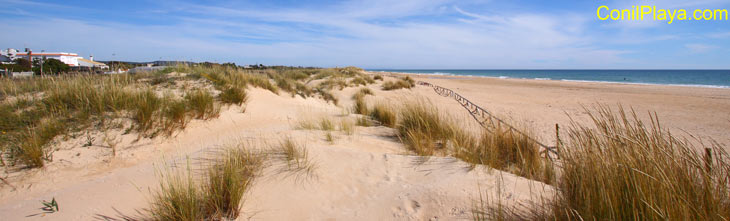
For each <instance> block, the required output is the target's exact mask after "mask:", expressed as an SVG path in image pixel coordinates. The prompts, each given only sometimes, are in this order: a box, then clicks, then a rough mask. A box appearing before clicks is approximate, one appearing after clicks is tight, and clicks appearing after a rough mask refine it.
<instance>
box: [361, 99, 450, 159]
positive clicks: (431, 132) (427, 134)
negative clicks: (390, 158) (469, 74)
mask: <svg viewBox="0 0 730 221" xmlns="http://www.w3.org/2000/svg"><path fill="white" fill-rule="evenodd" d="M373 112H375V111H373ZM376 119H378V118H376ZM396 130H397V131H398V136H399V138H400V139H401V141H402V142H403V143H404V144H405V145H406V147H408V149H410V150H412V151H414V152H416V154H418V155H434V154H435V153H436V151H437V150H444V149H445V147H446V146H447V144H448V142H449V141H452V140H454V136H455V135H456V134H457V133H458V132H457V127H456V125H455V124H454V122H453V121H452V120H451V119H450V118H448V117H446V116H444V115H443V114H442V113H440V112H439V110H438V109H437V108H436V107H435V106H433V104H431V103H430V101H427V100H421V101H414V102H407V103H405V104H404V105H403V108H401V110H400V113H399V115H398V124H397V125H396Z"/></svg>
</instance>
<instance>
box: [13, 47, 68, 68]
mask: <svg viewBox="0 0 730 221" xmlns="http://www.w3.org/2000/svg"><path fill="white" fill-rule="evenodd" d="M0 55H2V56H0V57H2V58H0V59H1V60H2V61H3V62H12V61H13V60H15V59H18V58H25V59H27V60H29V61H31V60H41V59H51V58H52V59H56V60H59V61H61V62H63V63H65V64H67V65H68V66H71V67H76V66H79V61H78V59H79V58H80V57H79V55H78V54H76V53H68V52H33V51H31V50H28V49H26V51H18V50H16V49H12V48H9V49H7V50H2V51H0Z"/></svg>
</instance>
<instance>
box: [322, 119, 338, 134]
mask: <svg viewBox="0 0 730 221" xmlns="http://www.w3.org/2000/svg"><path fill="white" fill-rule="evenodd" d="M319 129H320V130H326V131H332V130H334V129H335V124H334V123H332V120H330V119H329V118H326V117H323V118H321V119H320V120H319Z"/></svg>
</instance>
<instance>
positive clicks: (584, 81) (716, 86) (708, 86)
mask: <svg viewBox="0 0 730 221" xmlns="http://www.w3.org/2000/svg"><path fill="white" fill-rule="evenodd" d="M561 81H568V82H582V83H609V84H629V85H659V86H679V87H703V88H725V89H727V88H730V86H725V85H707V84H659V83H643V82H616V81H592V80H571V79H561Z"/></svg>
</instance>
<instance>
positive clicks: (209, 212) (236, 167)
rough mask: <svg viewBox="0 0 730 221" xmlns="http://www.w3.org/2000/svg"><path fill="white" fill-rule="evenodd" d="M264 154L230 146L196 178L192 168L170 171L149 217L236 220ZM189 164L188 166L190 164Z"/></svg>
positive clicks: (261, 165)
mask: <svg viewBox="0 0 730 221" xmlns="http://www.w3.org/2000/svg"><path fill="white" fill-rule="evenodd" d="M263 163H264V157H263V155H262V154H259V153H255V152H251V151H249V150H246V149H245V148H244V147H243V146H242V145H237V146H234V147H229V148H228V149H226V150H224V151H223V152H222V154H221V155H220V156H218V157H216V161H215V162H214V163H213V164H212V166H210V167H209V168H207V169H206V170H205V173H204V174H203V178H202V179H201V180H199V181H198V180H196V179H195V178H194V177H193V172H192V171H190V169H188V170H187V171H184V172H168V173H167V175H166V176H165V178H163V180H162V182H161V183H160V189H159V190H158V191H157V192H155V193H154V195H153V197H152V201H151V203H150V204H151V205H150V208H149V209H147V210H146V211H147V214H146V215H147V218H146V219H149V220H233V219H236V218H237V217H238V216H239V215H240V209H241V206H242V204H243V202H244V201H245V194H246V192H247V191H248V190H249V189H250V187H251V185H252V184H253V181H254V180H255V178H256V177H257V176H258V175H259V174H260V171H261V169H262V168H263ZM188 168H189V166H188Z"/></svg>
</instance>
